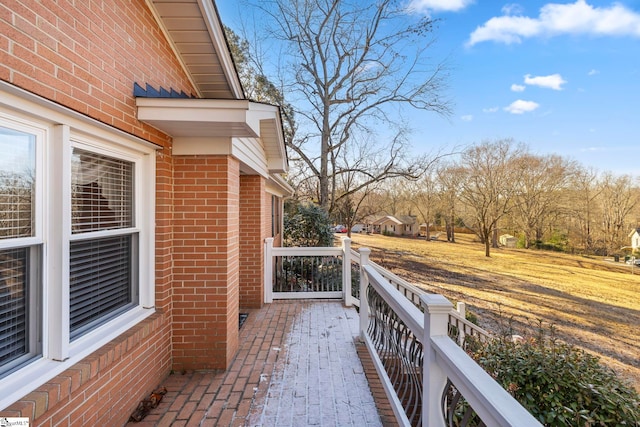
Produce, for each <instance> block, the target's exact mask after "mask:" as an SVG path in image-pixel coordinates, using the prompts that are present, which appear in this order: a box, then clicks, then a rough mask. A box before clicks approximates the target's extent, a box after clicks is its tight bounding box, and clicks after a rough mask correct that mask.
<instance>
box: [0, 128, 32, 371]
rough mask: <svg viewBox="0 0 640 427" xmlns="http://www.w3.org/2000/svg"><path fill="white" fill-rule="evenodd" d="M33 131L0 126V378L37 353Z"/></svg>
mask: <svg viewBox="0 0 640 427" xmlns="http://www.w3.org/2000/svg"><path fill="white" fill-rule="evenodd" d="M35 151H36V135H35V134H31V133H28V132H23V131H19V130H14V129H10V128H7V127H2V126H0V153H2V156H0V241H1V242H2V243H3V246H4V248H3V249H2V250H0V376H1V375H3V374H6V373H7V372H10V371H11V370H12V369H14V368H15V367H16V366H19V365H20V364H21V363H23V362H24V361H26V360H29V359H31V358H32V357H33V356H34V355H35V353H36V352H38V351H39V349H38V347H37V342H38V334H39V331H40V325H39V324H38V322H37V321H34V320H35V319H37V315H38V312H39V311H40V310H38V307H37V306H36V304H35V301H37V296H38V295H39V293H40V288H39V286H38V285H39V283H38V281H37V280H36V279H35V278H34V277H31V276H32V275H31V274H29V272H30V269H29V265H30V262H34V261H35V260H34V259H33V258H34V257H35V258H37V257H36V256H35V254H37V253H38V250H39V249H38V248H39V245H38V244H34V239H32V237H33V236H34V230H35V202H34V197H35V178H36V170H35V168H36V154H35Z"/></svg>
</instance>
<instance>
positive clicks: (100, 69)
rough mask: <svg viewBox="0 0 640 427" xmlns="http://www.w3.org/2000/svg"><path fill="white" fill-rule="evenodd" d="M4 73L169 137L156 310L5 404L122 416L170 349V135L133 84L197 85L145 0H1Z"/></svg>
mask: <svg viewBox="0 0 640 427" xmlns="http://www.w3.org/2000/svg"><path fill="white" fill-rule="evenodd" d="M0 79H1V80H4V81H6V82H9V83H11V84H13V85H15V86H18V87H20V88H23V89H25V90H27V91H29V92H32V93H34V94H37V95H39V96H42V97H44V98H46V99H49V100H52V101H54V102H57V103H59V104H62V105H64V106H66V107H69V108H71V109H73V110H76V111H78V112H80V113H82V114H85V115H87V116H89V117H92V118H94V119H97V120H99V121H101V122H104V123H106V124H108V125H111V126H114V127H116V128H118V129H121V130H123V131H125V132H129V133H131V134H134V135H136V136H139V137H142V138H144V139H147V140H149V141H152V142H154V143H156V144H159V145H161V146H162V147H164V148H163V149H162V150H160V151H158V153H157V164H156V167H157V182H156V186H157V206H156V212H157V216H156V311H157V314H156V315H155V316H154V317H153V318H152V319H149V320H147V321H144V322H142V323H141V324H140V325H137V326H136V327H134V328H132V330H130V331H129V332H128V333H126V334H123V335H122V336H120V337H118V338H117V339H116V340H114V341H113V342H112V343H111V344H109V345H107V346H105V347H103V348H101V349H99V350H98V351H96V352H95V353H94V354H93V355H91V356H90V357H87V358H86V359H84V360H83V361H82V362H80V363H78V364H76V365H74V366H73V367H72V368H70V369H69V370H67V371H65V372H64V373H63V374H61V375H59V376H58V377H56V378H55V379H53V380H51V381H50V382H49V383H47V384H45V385H43V386H42V387H40V388H39V389H38V390H36V391H34V392H32V393H30V394H29V395H27V396H25V397H24V398H23V399H21V400H20V401H19V402H17V403H16V404H14V405H12V406H11V407H10V408H7V409H6V410H3V411H1V412H0V413H1V414H2V415H17V414H20V415H22V416H29V417H31V419H32V421H33V420H35V423H34V424H35V425H83V426H85V425H122V424H124V422H125V421H126V420H127V419H128V417H129V414H130V413H131V412H132V411H133V409H134V408H135V407H136V406H137V404H138V402H139V401H140V400H141V399H142V398H143V397H146V395H148V393H149V392H150V391H151V390H152V389H153V388H154V387H156V386H157V385H158V384H159V383H160V382H161V381H162V380H163V379H164V378H165V377H166V375H167V374H168V373H169V371H170V369H171V357H172V355H171V350H172V347H171V345H172V343H171V307H172V285H173V270H172V268H173V256H172V250H173V230H172V222H173V206H172V205H173V164H172V163H173V159H172V157H171V146H170V143H171V141H170V138H169V137H168V136H167V135H164V134H163V133H161V132H159V131H158V130H156V129H154V128H152V127H150V126H148V125H146V124H144V123H141V122H139V121H138V120H137V119H136V109H135V100H134V97H133V84H134V82H138V83H140V84H142V85H144V84H145V83H149V84H151V85H152V86H154V87H156V88H158V87H160V86H162V87H165V88H173V89H175V90H177V91H184V92H185V93H193V92H194V89H193V87H192V86H191V84H190V82H189V80H188V78H187V76H186V75H185V74H184V72H183V71H182V69H181V67H180V65H179V63H178V61H177V60H176V58H175V56H174V55H173V53H172V51H171V48H170V45H169V44H168V43H167V42H166V41H165V40H164V36H163V35H162V33H161V31H160V29H159V27H158V25H157V24H156V22H155V20H154V18H153V16H152V15H151V13H150V11H149V10H148V8H147V6H146V4H145V2H144V1H143V0H133V1H124V0H104V1H103V0H83V1H71V0H60V1H56V2H54V1H37V0H24V1H23V0H9V1H3V2H0ZM225 357H227V358H228V357H229V356H228V355H226V356H225ZM32 425H33V424H32Z"/></svg>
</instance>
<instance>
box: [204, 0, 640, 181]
mask: <svg viewBox="0 0 640 427" xmlns="http://www.w3.org/2000/svg"><path fill="white" fill-rule="evenodd" d="M363 1H368V0H363ZM216 4H217V7H218V10H219V13H220V17H221V19H222V22H223V23H224V24H225V25H228V26H229V27H231V28H232V29H234V30H236V31H237V32H240V31H239V28H240V27H241V25H243V18H242V15H244V16H246V14H248V13H249V11H247V10H246V9H243V8H246V7H247V5H246V4H244V5H243V6H242V7H241V6H239V3H238V1H237V0H217V1H216ZM408 4H409V7H410V8H411V9H412V11H413V12H412V13H421V14H427V15H429V16H431V17H432V18H435V19H438V20H439V23H438V28H437V30H436V33H435V35H436V38H437V41H436V44H435V45H434V47H433V54H432V56H433V57H434V59H436V60H445V59H446V60H447V63H448V64H449V66H450V77H449V79H448V89H447V90H446V92H445V94H446V96H447V97H448V98H449V99H451V100H452V102H453V115H452V116H450V117H449V118H443V117H441V116H439V115H436V114H434V113H429V112H415V113H412V117H411V122H412V123H413V124H412V127H413V130H414V132H413V135H412V137H411V143H412V145H413V147H414V150H415V152H416V154H420V153H428V152H433V151H435V150H438V149H440V148H443V147H444V148H446V147H465V146H468V145H472V144H474V143H478V142H482V141H485V140H496V139H501V138H513V139H514V140H515V141H518V142H522V143H524V144H526V145H528V147H529V149H530V151H531V152H533V153H536V154H540V155H547V154H558V155H561V156H563V157H564V158H567V159H570V160H575V161H577V162H579V163H580V164H582V165H583V166H585V167H593V168H595V169H596V170H598V171H600V172H612V173H614V174H617V175H621V174H631V175H633V176H635V177H640V0H622V1H617V2H613V1H609V0H604V1H598V0H577V1H561V0H556V1H555V2H544V1H535V0H527V1H522V2H521V3H506V2H500V1H495V0H491V1H489V0H485V1H483V0H411V1H410V2H409V3H408ZM252 12H256V11H252ZM245 25H246V22H245Z"/></svg>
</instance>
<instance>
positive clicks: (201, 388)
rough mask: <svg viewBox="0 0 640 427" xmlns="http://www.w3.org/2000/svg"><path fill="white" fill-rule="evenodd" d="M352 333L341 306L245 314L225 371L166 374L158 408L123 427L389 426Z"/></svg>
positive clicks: (281, 306)
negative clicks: (238, 345)
mask: <svg viewBox="0 0 640 427" xmlns="http://www.w3.org/2000/svg"><path fill="white" fill-rule="evenodd" d="M357 327H358V318H357V312H356V311H355V309H353V308H345V307H343V306H342V304H341V303H340V302H333V301H331V302H329V301H322V302H318V301H282V302H275V303H273V304H267V305H265V307H264V308H262V309H260V310H254V311H251V312H250V314H249V317H248V318H247V320H246V322H245V324H244V326H243V327H242V330H241V331H240V349H239V350H238V354H237V355H236V358H235V359H234V361H233V362H232V364H231V366H230V367H229V369H228V370H226V371H225V372H210V371H208V372H199V371H197V372H179V373H173V374H172V375H169V377H167V378H166V380H165V381H164V382H163V383H162V384H159V387H162V386H163V387H166V388H167V393H166V395H165V396H164V398H163V400H162V401H161V402H160V404H159V405H158V406H157V407H156V408H154V409H152V410H151V412H150V413H149V414H148V415H147V416H146V417H145V418H144V419H143V420H142V421H140V422H138V423H133V422H130V423H128V424H127V426H128V427H135V426H138V427H147V426H172V427H178V426H292V427H294V426H308V425H318V426H382V425H385V426H387V425H393V423H395V419H392V416H393V412H391V410H390V409H389V404H388V401H387V400H386V397H385V396H384V393H382V395H381V394H380V390H381V386H380V385H379V381H378V382H377V383H376V379H377V374H376V372H375V369H374V368H373V367H372V365H371V364H370V361H369V362H367V360H366V355H364V356H363V362H364V365H365V367H366V368H367V372H366V375H365V369H364V368H363V363H361V361H360V358H359V357H358V352H357V350H356V347H357V345H358V339H357V338H356V337H357ZM365 353H366V351H365ZM367 379H368V380H369V382H371V388H370V386H369V382H368V381H367ZM372 390H373V393H372ZM390 417H391V418H390Z"/></svg>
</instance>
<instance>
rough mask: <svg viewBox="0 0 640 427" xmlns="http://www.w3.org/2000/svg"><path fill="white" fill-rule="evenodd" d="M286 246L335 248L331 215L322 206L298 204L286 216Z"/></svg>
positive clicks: (286, 211)
mask: <svg viewBox="0 0 640 427" xmlns="http://www.w3.org/2000/svg"><path fill="white" fill-rule="evenodd" d="M283 221H284V244H285V246H305V247H306V246H319V247H328V246H333V232H332V231H331V222H330V221H329V215H328V214H327V212H326V211H325V210H324V209H322V208H321V207H320V206H317V205H314V204H311V203H309V204H297V205H295V206H289V207H287V209H286V210H285V214H284V218H283Z"/></svg>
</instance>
